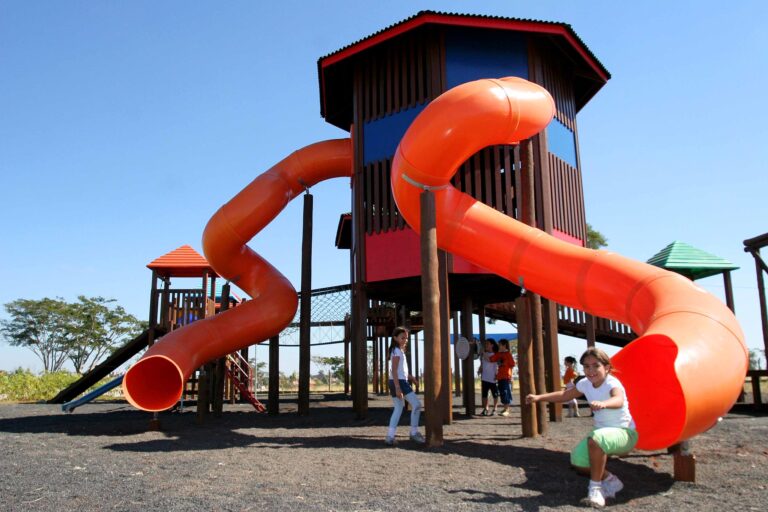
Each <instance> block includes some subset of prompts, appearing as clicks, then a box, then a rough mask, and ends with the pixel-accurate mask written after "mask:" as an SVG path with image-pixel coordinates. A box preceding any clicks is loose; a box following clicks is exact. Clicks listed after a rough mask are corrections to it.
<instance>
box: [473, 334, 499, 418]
mask: <svg viewBox="0 0 768 512" xmlns="http://www.w3.org/2000/svg"><path fill="white" fill-rule="evenodd" d="M498 350H499V346H498V345H497V344H496V341H494V340H492V339H491V340H485V351H484V352H483V358H482V359H481V360H480V368H478V369H477V373H478V374H479V375H480V380H481V383H482V396H483V412H482V413H480V414H481V415H483V416H493V415H494V414H496V407H498V405H499V388H498V386H497V385H496V369H497V368H498V365H497V364H496V363H494V362H493V361H491V356H492V355H494V354H495V353H496V352H498ZM488 393H490V394H491V396H493V410H491V411H489V409H488Z"/></svg>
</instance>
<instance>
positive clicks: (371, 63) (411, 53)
mask: <svg viewBox="0 0 768 512" xmlns="http://www.w3.org/2000/svg"><path fill="white" fill-rule="evenodd" d="M427 52H428V41H427V39H426V38H424V37H422V36H419V35H418V34H409V35H407V36H405V37H402V38H399V39H398V40H396V41H393V42H392V43H391V44H388V45H386V46H383V47H380V48H374V49H373V50H371V51H369V52H368V53H366V55H365V58H364V59H361V61H360V67H361V72H362V82H363V91H362V92H363V101H362V107H363V111H362V112H361V114H362V119H361V121H362V122H364V123H365V122H368V121H373V120H375V119H379V118H381V117H384V116H386V115H389V114H394V113H397V112H400V111H401V110H403V109H407V108H411V107H414V106H416V105H418V104H420V103H424V102H425V101H427V100H429V99H430V93H429V77H428V73H429V69H428V65H427Z"/></svg>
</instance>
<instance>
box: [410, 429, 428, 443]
mask: <svg viewBox="0 0 768 512" xmlns="http://www.w3.org/2000/svg"><path fill="white" fill-rule="evenodd" d="M411 441H413V442H414V443H419V444H424V443H425V442H426V441H425V440H424V436H422V435H421V432H414V433H413V434H411Z"/></svg>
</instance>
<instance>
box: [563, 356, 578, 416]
mask: <svg viewBox="0 0 768 512" xmlns="http://www.w3.org/2000/svg"><path fill="white" fill-rule="evenodd" d="M576 375H577V374H576V358H575V357H573V356H568V357H566V358H565V374H564V375H563V384H564V385H565V389H572V388H575V387H576V383H575V382H574V380H575V379H576ZM568 417H569V418H573V417H576V418H578V417H579V402H578V400H576V399H575V398H574V399H573V400H571V401H570V402H568Z"/></svg>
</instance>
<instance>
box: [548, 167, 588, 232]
mask: <svg viewBox="0 0 768 512" xmlns="http://www.w3.org/2000/svg"><path fill="white" fill-rule="evenodd" d="M548 159H549V169H550V171H549V172H550V176H551V178H550V181H551V189H552V190H551V194H552V210H553V217H554V218H553V225H554V227H555V229H558V230H560V231H562V232H564V233H568V234H569V235H571V236H574V237H576V238H578V239H580V240H586V239H587V233H586V219H585V218H584V195H583V192H582V190H583V189H582V186H581V173H580V172H579V171H578V170H577V169H575V168H573V167H571V166H570V165H568V164H567V163H565V162H564V161H562V160H560V159H559V158H558V157H556V156H555V155H553V154H552V153H549V154H548Z"/></svg>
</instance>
